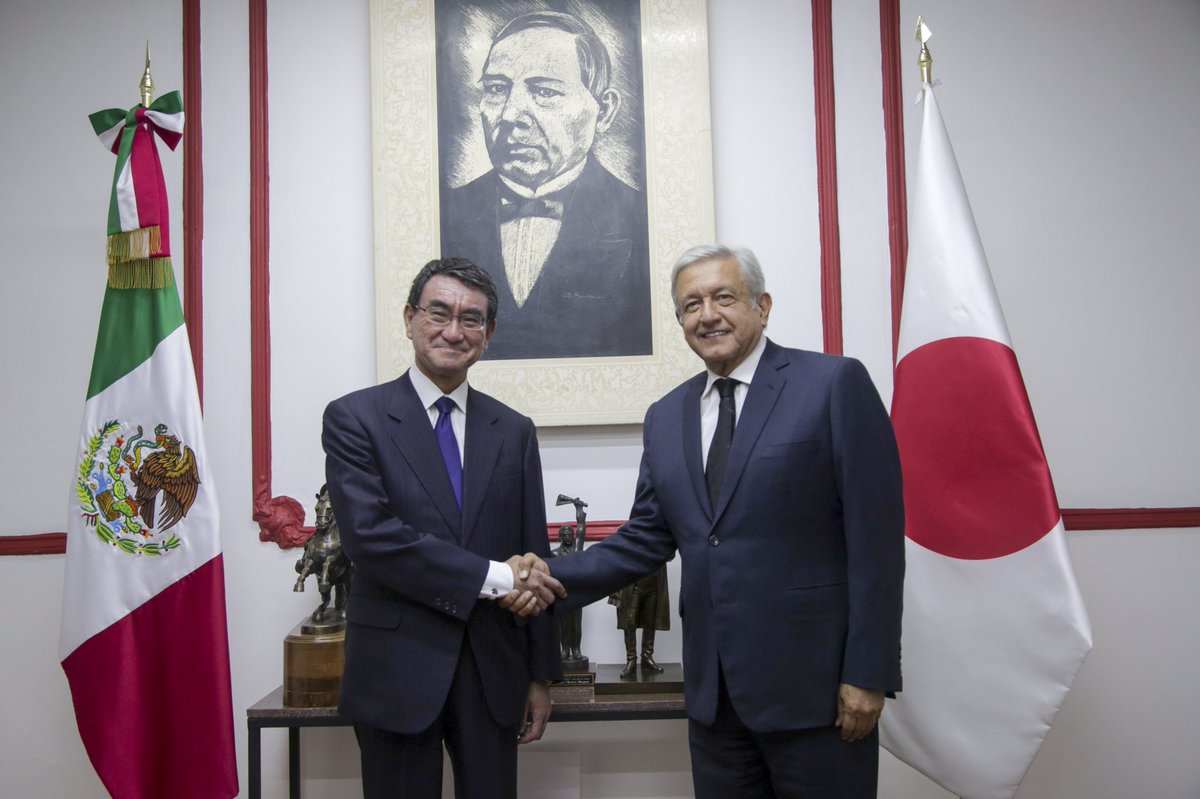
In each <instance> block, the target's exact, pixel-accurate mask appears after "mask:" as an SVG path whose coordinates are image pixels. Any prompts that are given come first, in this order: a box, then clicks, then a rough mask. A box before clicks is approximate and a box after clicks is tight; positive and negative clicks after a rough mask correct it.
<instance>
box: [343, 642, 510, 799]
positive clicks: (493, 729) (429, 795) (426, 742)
mask: <svg viewBox="0 0 1200 799" xmlns="http://www.w3.org/2000/svg"><path fill="white" fill-rule="evenodd" d="M354 734H355V735H356V736H357V738H358V748H359V751H360V753H361V755H362V779H363V797H364V799H441V795H442V743H443V742H445V745H446V750H447V751H448V752H449V753H450V764H451V766H452V767H453V769H454V795H455V796H456V797H457V798H458V799H482V798H483V797H486V798H487V799H492V797H495V798H496V799H516V796H517V728H516V727H502V726H500V725H498V724H496V722H495V720H494V719H493V718H492V713H491V711H490V710H489V709H488V706H487V699H486V697H484V695H483V687H482V683H481V682H480V679H479V669H478V667H477V666H476V665H475V658H474V656H473V655H472V654H471V644H470V642H469V641H467V640H466V639H464V640H463V648H462V652H461V653H460V654H459V658H458V668H457V669H456V670H455V672H454V682H453V684H452V685H451V686H450V694H449V696H448V697H447V699H446V704H445V706H444V707H443V708H442V712H441V715H440V716H438V718H437V720H436V721H434V722H433V724H432V725H431V726H430V727H429V728H428V729H425V730H423V731H421V732H418V733H416V734H412V735H408V734H404V733H398V732H391V731H390V730H381V729H379V728H378V727H372V726H370V725H367V724H355V725H354Z"/></svg>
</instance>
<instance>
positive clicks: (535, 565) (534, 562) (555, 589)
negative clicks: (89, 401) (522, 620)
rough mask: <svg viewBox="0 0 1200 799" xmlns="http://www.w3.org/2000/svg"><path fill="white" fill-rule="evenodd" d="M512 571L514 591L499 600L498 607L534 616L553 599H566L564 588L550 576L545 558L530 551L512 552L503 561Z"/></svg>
mask: <svg viewBox="0 0 1200 799" xmlns="http://www.w3.org/2000/svg"><path fill="white" fill-rule="evenodd" d="M505 562H506V563H507V564H508V565H509V566H510V567H511V568H512V570H513V590H511V591H509V592H508V594H507V595H506V596H504V597H503V598H501V599H500V607H502V608H504V609H505V610H509V611H512V612H513V613H515V614H516V615H518V616H536V615H538V614H539V613H541V612H542V611H543V610H545V609H546V608H548V607H549V606H550V605H551V604H552V603H553V602H554V600H555V599H556V598H558V599H565V598H566V596H567V590H566V589H565V588H563V586H562V583H560V582H559V581H558V580H556V579H554V578H553V577H551V576H550V567H549V566H548V565H547V564H546V561H544V560H542V559H541V558H539V557H538V556H537V555H535V554H533V553H532V552H526V553H525V554H524V555H513V556H512V557H511V558H509V559H508V560H507V561H505Z"/></svg>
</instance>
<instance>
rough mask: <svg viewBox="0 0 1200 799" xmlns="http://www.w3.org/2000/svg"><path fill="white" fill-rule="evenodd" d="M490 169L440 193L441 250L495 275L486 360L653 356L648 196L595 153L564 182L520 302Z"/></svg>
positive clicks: (497, 181)
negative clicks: (547, 243)
mask: <svg viewBox="0 0 1200 799" xmlns="http://www.w3.org/2000/svg"><path fill="white" fill-rule="evenodd" d="M501 192H502V184H501V182H500V178H499V177H497V175H496V173H495V172H494V171H493V172H488V173H487V174H485V175H483V176H482V177H479V178H476V179H475V180H473V181H472V182H470V183H468V184H467V185H465V186H462V187H460V188H457V189H451V190H450V191H448V192H446V194H445V195H444V197H443V202H442V254H443V256H446V257H450V256H455V257H460V258H466V259H468V260H470V261H472V262H473V263H475V264H477V265H478V266H481V267H483V268H484V269H486V270H487V271H488V272H489V273H491V275H492V279H493V280H495V281H496V289H497V291H498V293H499V299H500V308H499V313H498V318H499V320H500V323H499V324H498V325H497V326H496V334H495V336H493V337H492V340H491V342H490V343H489V345H488V351H487V354H486V355H485V356H484V357H485V358H488V359H493V360H498V359H509V358H573V357H600V356H615V355H649V354H650V353H651V350H652V345H653V342H652V332H651V316H650V314H651V309H650V260H649V243H648V235H647V223H646V201H645V196H644V195H643V194H642V193H641V192H638V191H635V190H634V189H631V188H630V187H629V186H627V185H625V184H624V183H622V182H621V181H620V180H618V179H617V178H616V177H614V176H613V175H612V174H610V173H609V172H608V171H606V170H605V169H604V168H603V167H602V166H600V165H599V164H598V163H596V161H595V159H592V160H589V161H588V163H587V165H586V166H585V167H584V169H583V172H582V173H580V176H579V178H578V179H576V180H575V181H574V182H573V183H571V184H570V185H569V186H568V187H567V188H565V189H563V191H562V192H560V193H559V194H560V195H561V197H559V199H561V200H562V202H563V218H562V227H561V228H560V230H559V234H558V238H557V240H556V241H555V243H554V248H553V249H552V250H551V251H550V255H549V257H548V258H547V259H546V264H545V266H544V267H543V268H542V271H541V274H540V275H539V277H538V280H537V282H536V283H535V284H534V286H533V289H532V291H531V292H530V294H529V297H528V298H527V299H526V301H525V303H524V304H523V305H522V306H521V307H519V308H518V307H517V302H516V300H515V299H514V298H513V293H512V289H511V288H510V287H509V282H508V277H507V275H506V274H505V271H504V259H503V258H502V256H501V254H500V197H501Z"/></svg>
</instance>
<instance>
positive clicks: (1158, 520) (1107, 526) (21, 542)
mask: <svg viewBox="0 0 1200 799" xmlns="http://www.w3.org/2000/svg"><path fill="white" fill-rule="evenodd" d="M1062 515H1063V523H1064V524H1065V526H1066V528H1067V529H1068V530H1071V531H1075V532H1084V531H1089V530H1168V529H1174V528H1180V527H1190V528H1200V508H1074V509H1072V508H1064V509H1063V512H1062ZM624 523H625V522H624V521H619V520H615V521H596V522H592V521H589V522H588V526H587V540H588V541H589V542H593V543H594V542H596V541H603V540H604V539H605V538H608V537H609V536H610V535H612V534H613V533H615V532H616V531H617V530H618V529H619V528H620V527H621V525H623V524H624ZM562 524H563V523H561V522H558V523H553V524H547V525H546V536H547V537H548V538H549V539H550V543H551V545H554V544H557V543H558V528H559V527H560V526H562ZM66 548H67V535H66V533H41V534H37V535H8V536H0V556H4V555H61V554H62V553H63V552H65V551H66Z"/></svg>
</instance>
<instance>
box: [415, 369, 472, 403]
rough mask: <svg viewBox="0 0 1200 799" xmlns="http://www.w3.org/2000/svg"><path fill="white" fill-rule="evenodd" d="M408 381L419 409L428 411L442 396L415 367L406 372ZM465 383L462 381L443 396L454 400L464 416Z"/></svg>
mask: <svg viewBox="0 0 1200 799" xmlns="http://www.w3.org/2000/svg"><path fill="white" fill-rule="evenodd" d="M408 379H409V380H411V381H412V385H413V389H414V390H416V392H417V399H419V400H421V407H423V408H425V410H429V409H430V408H432V407H433V403H435V402H437V401H438V400H439V399H440V398H441V397H442V396H443V394H442V390H441V389H440V388H438V387H437V386H435V385H434V384H433V381H432V380H430V379H429V378H428V377H426V376H425V373H424V372H422V371H421V370H420V369H418V368H417V367H415V366H414V367H413V368H411V369H409V370H408ZM467 391H468V387H467V381H466V380H464V381H462V382H461V383H459V384H458V387H457V388H455V389H454V390H453V391H451V392H450V393H449V394H446V395H444V396H447V397H449V398H450V399H452V400H454V404H455V405H457V406H458V409H459V410H460V411H462V412H463V413H464V414H466V412H467Z"/></svg>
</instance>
